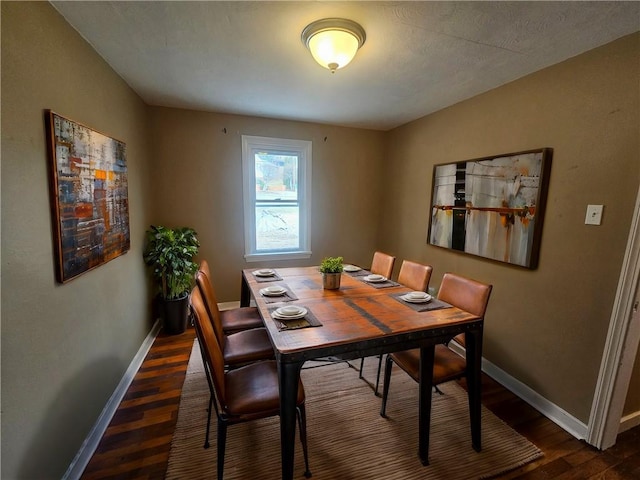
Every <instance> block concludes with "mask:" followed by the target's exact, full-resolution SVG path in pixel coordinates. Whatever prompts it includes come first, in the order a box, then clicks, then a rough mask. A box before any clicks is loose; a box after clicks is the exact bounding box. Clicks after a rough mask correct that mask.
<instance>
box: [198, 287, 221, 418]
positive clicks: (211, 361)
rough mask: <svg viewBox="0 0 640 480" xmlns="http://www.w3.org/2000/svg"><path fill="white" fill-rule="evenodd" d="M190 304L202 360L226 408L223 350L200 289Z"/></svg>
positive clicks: (217, 394)
mask: <svg viewBox="0 0 640 480" xmlns="http://www.w3.org/2000/svg"><path fill="white" fill-rule="evenodd" d="M190 302H191V309H192V311H193V316H194V320H195V324H196V332H197V333H198V341H199V342H201V344H200V351H201V352H202V357H203V358H202V360H203V361H204V362H205V366H206V368H207V370H208V371H209V373H210V375H211V377H212V378H211V381H213V387H214V388H215V391H216V396H217V398H218V401H219V403H220V405H221V406H224V405H225V404H226V402H225V386H224V358H223V357H222V348H221V346H220V344H219V343H218V340H217V338H216V335H215V333H214V331H213V325H212V321H211V320H210V319H209V318H208V317H209V313H208V312H207V308H206V307H205V304H204V301H203V299H202V295H201V294H200V289H199V288H197V287H196V288H194V289H193V290H192V291H191V298H190Z"/></svg>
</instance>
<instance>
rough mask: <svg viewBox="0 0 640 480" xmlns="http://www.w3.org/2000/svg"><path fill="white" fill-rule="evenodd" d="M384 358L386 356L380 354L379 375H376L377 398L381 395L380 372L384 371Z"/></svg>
mask: <svg viewBox="0 0 640 480" xmlns="http://www.w3.org/2000/svg"><path fill="white" fill-rule="evenodd" d="M382 357H384V355H382V354H380V356H379V357H378V373H377V375H376V389H375V390H374V392H373V393H374V394H375V395H376V397H379V396H380V394H379V393H378V387H379V386H380V370H382Z"/></svg>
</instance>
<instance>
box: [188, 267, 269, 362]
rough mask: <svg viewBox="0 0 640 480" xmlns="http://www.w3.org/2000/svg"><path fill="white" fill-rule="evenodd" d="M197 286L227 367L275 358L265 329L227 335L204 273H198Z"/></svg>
mask: <svg viewBox="0 0 640 480" xmlns="http://www.w3.org/2000/svg"><path fill="white" fill-rule="evenodd" d="M196 285H197V288H198V290H199V292H200V295H201V296H202V299H203V302H204V305H205V309H206V310H207V317H206V318H207V319H210V321H211V324H212V327H213V331H214V333H215V336H216V339H217V340H218V343H219V344H220V349H221V351H222V357H223V359H224V363H225V365H227V366H228V367H230V368H233V367H237V366H238V365H243V364H246V363H250V362H255V361H257V360H266V359H271V358H273V357H274V352H273V347H272V345H271V340H269V334H268V333H267V330H266V329H265V328H264V327H261V328H251V329H247V330H241V331H239V332H236V333H231V334H226V333H225V332H224V330H223V328H222V322H221V321H220V313H221V312H220V310H219V309H218V303H217V302H216V297H215V292H214V290H213V285H212V284H211V282H210V281H209V279H208V278H207V276H206V275H205V273H204V272H203V271H199V272H198V273H196Z"/></svg>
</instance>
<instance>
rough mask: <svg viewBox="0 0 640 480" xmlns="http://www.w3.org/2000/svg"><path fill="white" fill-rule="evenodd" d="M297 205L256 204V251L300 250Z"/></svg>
mask: <svg viewBox="0 0 640 480" xmlns="http://www.w3.org/2000/svg"><path fill="white" fill-rule="evenodd" d="M299 218H300V215H299V208H298V205H297V204H294V205H291V204H278V203H269V204H264V203H260V202H258V203H257V204H256V250H258V251H264V250H297V249H299V248H300V228H299V225H300V223H299Z"/></svg>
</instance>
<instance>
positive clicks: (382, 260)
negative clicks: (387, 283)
mask: <svg viewBox="0 0 640 480" xmlns="http://www.w3.org/2000/svg"><path fill="white" fill-rule="evenodd" d="M395 261H396V257H394V256H391V255H389V254H387V253H383V252H375V253H374V254H373V260H372V261H371V268H369V271H370V272H371V273H376V274H378V275H382V276H383V277H387V278H391V274H392V273H393V264H394V263H395Z"/></svg>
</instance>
